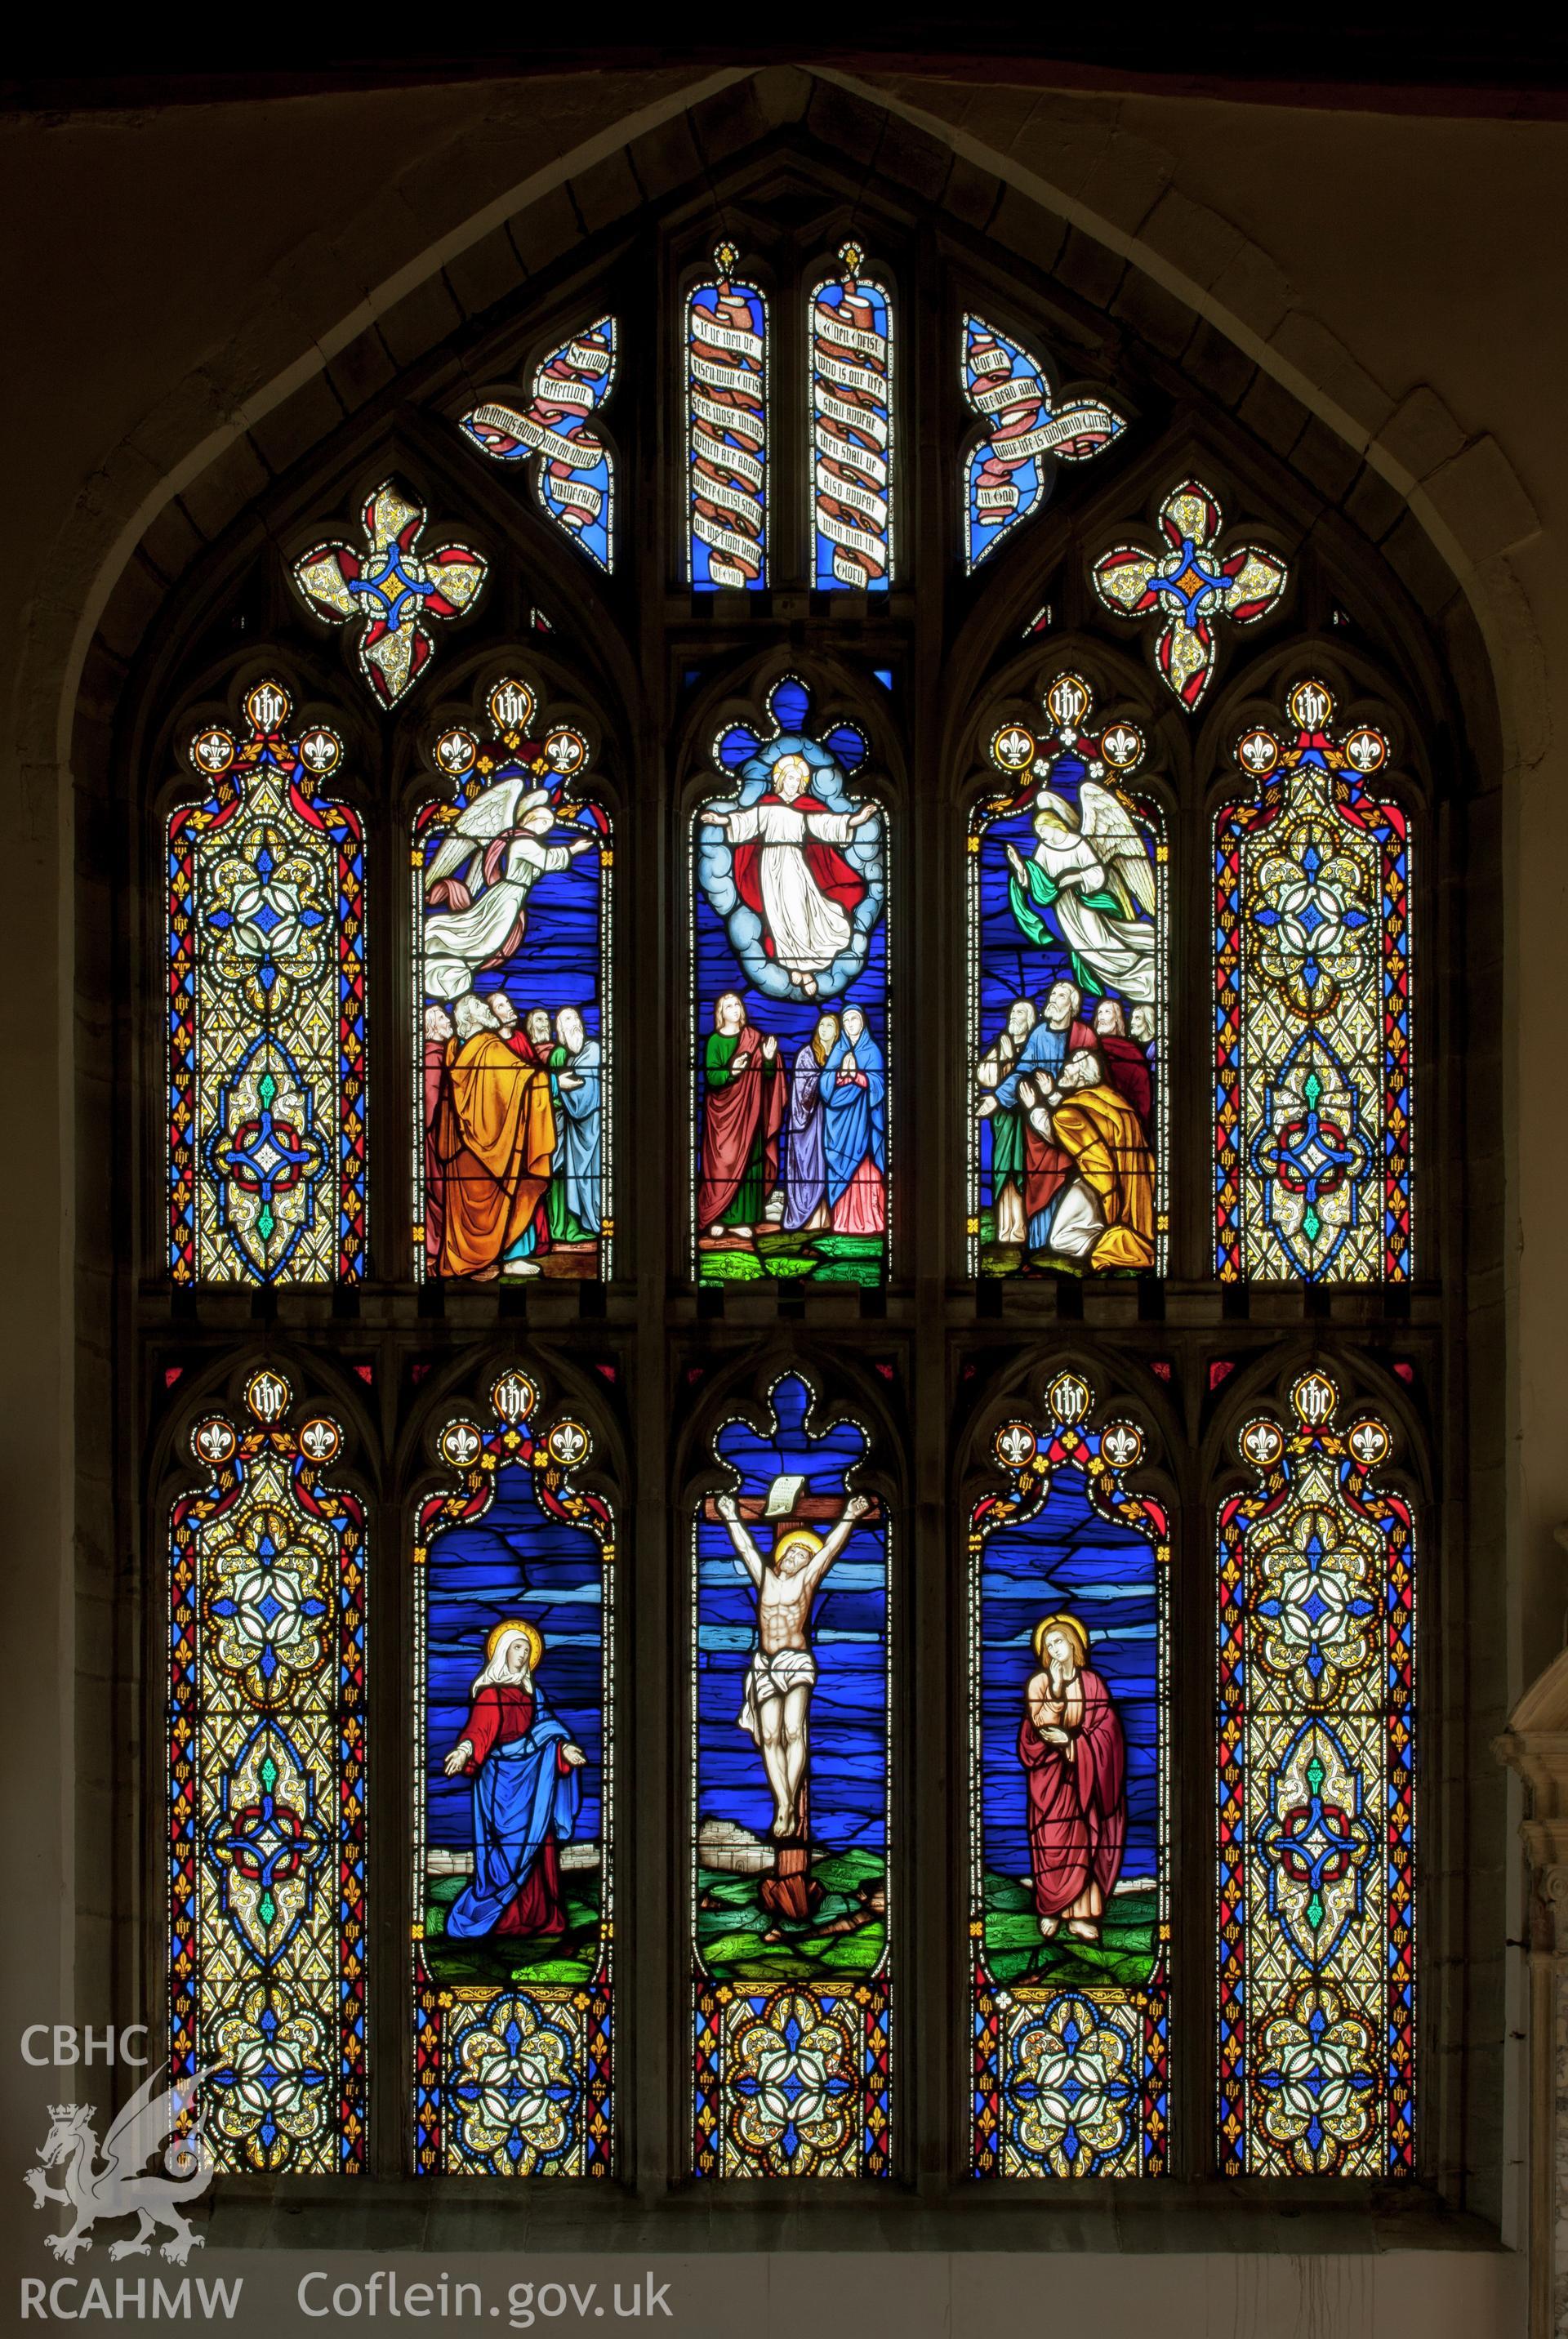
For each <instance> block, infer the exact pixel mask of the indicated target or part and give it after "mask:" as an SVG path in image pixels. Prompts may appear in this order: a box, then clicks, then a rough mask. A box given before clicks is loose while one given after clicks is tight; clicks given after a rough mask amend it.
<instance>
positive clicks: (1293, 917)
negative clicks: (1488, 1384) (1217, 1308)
mask: <svg viewBox="0 0 1568 2339" xmlns="http://www.w3.org/2000/svg"><path fill="white" fill-rule="evenodd" d="M1287 713H1288V716H1289V718H1290V725H1291V728H1290V730H1289V731H1288V733H1287V735H1286V736H1285V738H1283V739H1281V738H1278V737H1277V736H1276V735H1275V734H1274V733H1273V732H1272V731H1270V730H1268V729H1267V727H1263V726H1260V727H1258V728H1257V729H1256V730H1252V731H1249V732H1248V733H1247V735H1246V737H1245V738H1243V739H1242V740H1240V741H1239V743H1238V746H1237V750H1236V755H1237V761H1238V765H1240V767H1241V769H1242V771H1243V772H1244V773H1245V774H1246V775H1247V777H1248V778H1249V779H1250V780H1252V781H1253V782H1254V783H1255V784H1256V785H1255V791H1254V793H1252V794H1248V795H1247V796H1245V797H1241V798H1238V799H1237V800H1236V801H1235V802H1234V803H1232V804H1228V805H1226V806H1225V807H1224V809H1223V810H1222V811H1221V812H1220V814H1218V819H1217V820H1216V823H1215V841H1214V878H1215V949H1216V965H1215V992H1216V999H1215V1076H1216V1099H1215V1108H1216V1137H1215V1159H1216V1197H1215V1199H1216V1209H1215V1220H1216V1223H1215V1235H1216V1255H1217V1263H1218V1272H1219V1274H1220V1276H1221V1277H1222V1278H1224V1279H1225V1280H1226V1281H1228V1282H1234V1281H1236V1280H1238V1278H1244V1277H1248V1276H1278V1277H1297V1276H1299V1277H1306V1278H1313V1279H1317V1278H1322V1277H1327V1276H1332V1277H1333V1278H1336V1280H1338V1281H1341V1282H1346V1283H1376V1282H1379V1281H1386V1282H1390V1283H1395V1282H1403V1281H1405V1280H1406V1279H1407V1278H1408V1277H1409V1276H1410V1275H1411V1273H1412V1272H1413V1268H1412V1219H1413V1193H1412V1176H1411V1169H1412V1158H1413V1153H1412V1128H1411V1114H1412V1104H1411V1012H1410V1011H1411V992H1410V924H1411V898H1410V883H1411V875H1410V844H1411V840H1410V832H1409V824H1408V823H1407V821H1406V818H1405V814H1404V812H1403V811H1402V810H1401V808H1400V806H1399V805H1398V804H1395V803H1394V802H1393V801H1392V800H1390V799H1386V798H1385V797H1383V796H1380V795H1379V794H1376V792H1375V791H1374V790H1373V789H1372V788H1371V787H1370V786H1369V785H1368V783H1369V782H1370V781H1371V780H1373V779H1374V778H1375V777H1376V775H1377V774H1378V773H1379V772H1381V771H1382V770H1383V768H1384V766H1385V765H1386V763H1387V760H1388V742H1387V740H1386V738H1385V737H1384V735H1383V734H1382V732H1380V731H1376V730H1374V729H1372V728H1371V727H1370V726H1369V725H1366V724H1362V725H1356V726H1355V727H1354V728H1351V729H1349V730H1348V731H1346V732H1344V733H1343V734H1341V732H1340V730H1339V729H1338V728H1337V726H1336V725H1335V723H1334V700H1333V698H1332V696H1330V694H1329V693H1328V691H1327V690H1326V689H1325V688H1324V686H1323V685H1322V684H1321V683H1319V682H1311V681H1308V682H1301V683H1297V686H1296V687H1295V688H1294V689H1293V690H1292V691H1291V693H1290V695H1289V697H1288V699H1287Z"/></svg>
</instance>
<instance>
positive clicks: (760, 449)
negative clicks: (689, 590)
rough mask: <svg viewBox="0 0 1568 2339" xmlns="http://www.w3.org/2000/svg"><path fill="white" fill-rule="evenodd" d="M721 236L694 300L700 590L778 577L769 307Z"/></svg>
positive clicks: (695, 534) (691, 561)
mask: <svg viewBox="0 0 1568 2339" xmlns="http://www.w3.org/2000/svg"><path fill="white" fill-rule="evenodd" d="M739 257H740V255H739V254H738V252H736V251H735V246H734V245H733V244H728V243H721V244H720V245H719V246H718V249H717V250H716V251H715V253H714V267H715V271H716V274H715V276H714V277H713V278H712V279H711V280H710V281H708V282H706V283H704V284H697V285H695V286H694V287H693V289H692V291H691V293H690V295H689V296H688V298H687V301H686V331H685V346H686V460H687V465H688V469H689V479H690V487H689V498H690V501H689V509H688V515H687V526H688V535H687V547H686V560H687V569H686V573H687V576H688V577H689V579H690V581H691V584H692V586H693V587H694V588H695V590H696V591H697V592H699V593H705V592H706V593H711V592H717V591H718V590H719V589H720V588H721V587H725V588H733V589H735V590H738V591H755V590H757V589H759V588H760V587H763V586H765V585H766V583H767V581H768V554H769V534H768V531H769V515H768V432H769V421H768V306H767V300H766V296H765V295H764V293H762V292H760V291H758V289H757V287H756V286H755V285H754V284H747V283H745V281H743V280H742V279H741V278H740V277H739V276H738V275H737V274H736V272H735V271H736V266H737V263H738V261H739Z"/></svg>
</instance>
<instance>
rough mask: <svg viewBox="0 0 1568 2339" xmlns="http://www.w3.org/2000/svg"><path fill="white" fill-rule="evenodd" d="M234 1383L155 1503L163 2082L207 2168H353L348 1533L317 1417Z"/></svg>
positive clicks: (347, 1499)
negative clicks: (163, 1625)
mask: <svg viewBox="0 0 1568 2339" xmlns="http://www.w3.org/2000/svg"><path fill="white" fill-rule="evenodd" d="M291 1402H292V1390H291V1387H290V1384H289V1382H288V1381H287V1380H286V1379H285V1378H284V1377H283V1376H282V1375H281V1373H278V1372H274V1371H271V1370H270V1369H264V1370H261V1371H258V1372H255V1373H253V1374H252V1375H251V1377H250V1379H249V1381H248V1382H247V1383H246V1387H245V1406H246V1411H247V1413H248V1415H249V1416H250V1418H249V1420H248V1421H247V1422H245V1423H244V1424H243V1425H242V1426H236V1424H235V1423H234V1422H233V1421H232V1420H231V1419H230V1418H229V1417H228V1416H227V1415H226V1414H222V1413H216V1414H212V1415H210V1416H207V1417H206V1418H205V1419H203V1420H202V1421H201V1422H200V1423H199V1424H198V1425H197V1426H196V1428H195V1430H194V1431H193V1432H192V1439H191V1450H192V1454H193V1455H194V1456H195V1459H196V1462H197V1464H198V1466H200V1467H201V1468H202V1470H203V1471H204V1472H206V1473H207V1474H209V1475H208V1483H207V1484H205V1485H203V1486H202V1488H201V1489H200V1490H199V1491H198V1492H196V1493H193V1494H189V1495H182V1496H181V1497H180V1499H179V1500H178V1501H177V1502H176V1503H175V1505H174V1507H173V1518H172V1551H171V1566H170V1642H169V1793H170V1804H169V1861H170V1866H169V1926H170V2001H169V2067H170V2076H171V2078H172V2080H173V2081H174V2082H176V2083H177V2082H179V2081H180V2080H182V2079H192V2078H194V2077H196V2076H197V2075H198V2074H201V2075H202V2076H201V2086H200V2089H199V2092H198V2096H197V2111H198V2114H199V2115H200V2117H201V2118H202V2125H203V2127H204V2130H205V2133H206V2136H207V2138H208V2143H209V2147H210V2149H211V2151H212V2156H213V2157H214V2159H215V2161H216V2163H217V2166H219V2167H220V2168H227V2169H236V2170H249V2171H252V2172H255V2173H259V2174H268V2175H271V2174H277V2173H283V2172H287V2173H289V2174H291V2175H317V2176H326V2175H340V2176H355V2175H358V2174H359V2173H360V2171H361V2170H362V2169H363V2167H364V2162H365V2101H366V2046H367V2040H366V2027H365V1956H366V1938H365V1915H366V1906H365V1896H366V1873H365V1829H366V1784H365V1727H366V1722H365V1686H366V1681H365V1534H364V1524H363V1518H362V1515H361V1513H360V1506H359V1505H358V1503H357V1502H356V1501H355V1500H354V1498H353V1497H352V1496H351V1495H348V1494H346V1493H344V1492H343V1491H342V1490H341V1489H340V1488H336V1487H333V1486H330V1485H328V1484H327V1483H326V1479H325V1476H324V1474H325V1473H326V1472H328V1471H329V1470H330V1467H331V1466H332V1464H333V1462H334V1461H335V1460H336V1458H337V1456H338V1453H339V1450H340V1445H341V1433H340V1429H339V1427H338V1425H337V1423H336V1422H335V1421H333V1420H332V1419H331V1418H330V1416H328V1415H325V1414H316V1415H312V1416H310V1417H308V1418H307V1419H306V1420H305V1421H304V1422H303V1423H302V1424H301V1426H300V1428H299V1430H298V1431H297V1432H296V1431H295V1430H293V1429H291V1427H289V1426H287V1425H288V1419H289V1414H290V1410H291Z"/></svg>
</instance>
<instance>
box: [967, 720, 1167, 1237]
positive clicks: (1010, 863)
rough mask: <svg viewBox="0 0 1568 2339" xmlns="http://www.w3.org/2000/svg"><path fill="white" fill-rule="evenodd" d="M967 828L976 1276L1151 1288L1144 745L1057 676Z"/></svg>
mask: <svg viewBox="0 0 1568 2339" xmlns="http://www.w3.org/2000/svg"><path fill="white" fill-rule="evenodd" d="M1045 715H1046V725H1045V727H1044V729H1043V730H1042V731H1037V730H1036V729H1035V727H1034V725H1032V724H1031V723H1023V722H1011V723H1008V724H1005V725H1002V727H1001V729H1000V730H999V731H998V732H997V733H996V735H995V736H994V737H993V739H992V741H991V761H992V763H993V764H994V765H995V766H996V769H997V770H998V771H999V772H1000V773H1001V775H1002V783H1003V784H1002V785H1001V787H1000V788H992V789H991V790H989V791H988V792H987V793H986V794H984V795H982V796H981V798H980V799H979V800H978V801H977V802H976V804H975V805H974V808H973V810H972V812H971V818H970V834H969V880H970V883H969V903H970V1046H971V1082H972V1093H971V1103H970V1112H971V1120H970V1129H971V1140H970V1180H971V1205H970V1208H971V1216H970V1249H971V1262H972V1264H973V1266H974V1268H976V1269H977V1270H978V1272H980V1273H981V1274H982V1275H1017V1274H1021V1273H1028V1272H1031V1271H1040V1270H1041V1269H1048V1270H1050V1271H1052V1272H1060V1271H1067V1272H1078V1273H1085V1272H1089V1273H1101V1272H1107V1271H1118V1270H1119V1271H1123V1272H1126V1271H1132V1272H1139V1273H1141V1272H1148V1271H1149V1270H1151V1269H1153V1268H1156V1267H1162V1266H1163V1264H1164V1260H1165V1246H1166V1223H1167V1208H1166V1190H1165V1189H1166V1166H1165V1163H1166V1082H1167V1065H1168V1062H1169V1032H1168V1031H1167V1028H1166V1026H1167V1011H1166V996H1165V981H1166V972H1165V970H1166V933H1165V927H1166V893H1167V888H1166V861H1167V852H1166V844H1165V828H1164V821H1163V817H1162V815H1161V813H1160V811H1159V805H1158V803H1157V802H1156V801H1155V799H1154V798H1153V797H1152V795H1151V794H1149V791H1148V789H1147V787H1145V786H1140V785H1139V776H1138V775H1139V770H1140V767H1141V765H1142V762H1143V757H1144V739H1143V735H1142V733H1141V732H1140V731H1139V728H1138V725H1136V724H1134V723H1129V722H1128V721H1126V720H1125V719H1119V720H1117V721H1115V722H1108V721H1106V719H1105V718H1104V717H1103V716H1096V715H1095V712H1094V700H1093V694H1092V693H1091V691H1090V687H1089V685H1088V684H1087V683H1086V682H1084V681H1083V680H1082V679H1081V677H1080V676H1078V675H1074V674H1062V675H1059V676H1057V677H1056V679H1055V680H1054V681H1053V682H1052V683H1051V685H1050V688H1049V689H1048V690H1047V692H1046V695H1045Z"/></svg>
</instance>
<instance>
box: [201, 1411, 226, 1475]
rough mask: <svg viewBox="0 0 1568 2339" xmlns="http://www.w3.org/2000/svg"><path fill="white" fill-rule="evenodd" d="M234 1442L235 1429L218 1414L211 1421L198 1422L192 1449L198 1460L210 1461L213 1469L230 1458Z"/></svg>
mask: <svg viewBox="0 0 1568 2339" xmlns="http://www.w3.org/2000/svg"><path fill="white" fill-rule="evenodd" d="M234 1444H235V1440H234V1433H233V1430H232V1428H231V1427H230V1426H229V1424H228V1423H227V1422H226V1421H224V1420H222V1419H221V1418H220V1417H218V1416H213V1418H212V1420H211V1421H201V1422H198V1423H197V1425H196V1426H195V1428H194V1429H193V1430H192V1433H191V1451H192V1454H194V1456H196V1459H197V1461H198V1462H205V1463H208V1464H209V1465H210V1466H212V1468H213V1469H216V1468H217V1467H218V1466H219V1465H220V1464H222V1463H224V1462H226V1461H227V1460H228V1458H229V1456H230V1455H231V1454H232V1452H233V1451H234Z"/></svg>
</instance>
